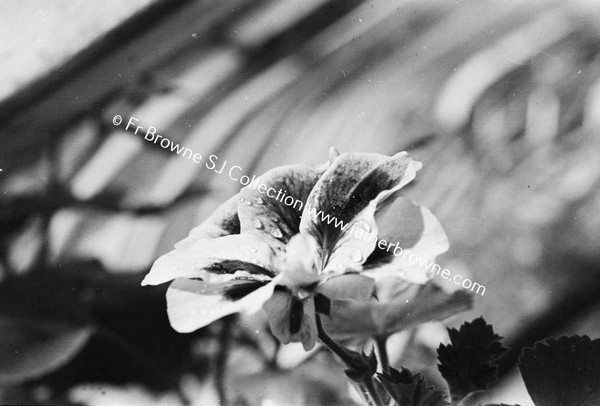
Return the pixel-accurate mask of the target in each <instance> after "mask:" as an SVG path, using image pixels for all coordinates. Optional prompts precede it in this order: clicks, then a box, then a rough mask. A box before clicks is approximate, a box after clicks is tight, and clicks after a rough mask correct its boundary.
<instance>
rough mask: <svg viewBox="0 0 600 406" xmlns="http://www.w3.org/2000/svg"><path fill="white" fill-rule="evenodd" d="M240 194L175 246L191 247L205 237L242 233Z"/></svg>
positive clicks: (219, 208) (218, 208) (229, 200)
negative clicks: (239, 209) (238, 204)
mask: <svg viewBox="0 0 600 406" xmlns="http://www.w3.org/2000/svg"><path fill="white" fill-rule="evenodd" d="M239 198H240V197H239V194H236V195H235V196H233V197H231V198H229V199H228V200H227V201H225V203H223V204H221V205H220V206H219V207H217V209H216V210H215V211H214V212H213V213H212V214H211V215H210V216H209V217H208V218H207V219H206V220H204V221H203V222H202V223H200V225H199V226H197V227H195V228H193V229H192V231H190V233H189V235H188V237H187V238H185V239H183V240H182V241H180V242H178V243H177V244H176V245H175V246H176V247H179V248H189V247H190V246H192V245H194V244H195V243H196V242H197V241H198V240H201V239H205V238H217V237H222V236H225V235H229V234H239V233H240V220H239V218H238V213H237V202H238V200H239Z"/></svg>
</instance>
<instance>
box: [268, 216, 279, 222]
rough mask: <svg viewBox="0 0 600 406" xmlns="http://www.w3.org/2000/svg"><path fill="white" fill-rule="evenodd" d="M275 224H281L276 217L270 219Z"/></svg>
mask: <svg viewBox="0 0 600 406" xmlns="http://www.w3.org/2000/svg"><path fill="white" fill-rule="evenodd" d="M269 218H270V219H271V221H272V222H273V223H279V219H278V218H277V217H275V216H271V217H269Z"/></svg>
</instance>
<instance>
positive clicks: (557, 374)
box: [519, 336, 600, 406]
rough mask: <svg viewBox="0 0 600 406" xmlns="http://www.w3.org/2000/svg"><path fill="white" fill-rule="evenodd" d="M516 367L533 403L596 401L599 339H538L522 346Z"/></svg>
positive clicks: (571, 405)
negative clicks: (524, 346)
mask: <svg viewBox="0 0 600 406" xmlns="http://www.w3.org/2000/svg"><path fill="white" fill-rule="evenodd" d="M519 369H520V371H521V375H523V380H524V381H525V386H526V387H527V391H528V392H529V395H530V396H531V399H533V402H534V403H535V404H536V405H537V406H561V405H562V406H567V405H568V406H591V405H599V404H600V339H597V340H593V341H592V340H590V338H589V337H587V336H583V337H580V336H572V337H560V338H559V339H557V340H556V339H547V340H544V341H538V342H537V343H535V345H534V347H533V348H525V349H523V351H522V353H521V356H520V357H519Z"/></svg>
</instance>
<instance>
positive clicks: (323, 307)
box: [315, 293, 331, 316]
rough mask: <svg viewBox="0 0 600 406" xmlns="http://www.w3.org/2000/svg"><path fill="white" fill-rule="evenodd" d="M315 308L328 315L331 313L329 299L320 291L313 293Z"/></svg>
mask: <svg viewBox="0 0 600 406" xmlns="http://www.w3.org/2000/svg"><path fill="white" fill-rule="evenodd" d="M315 310H316V311H317V312H318V313H321V314H324V315H326V316H329V314H330V313H331V300H329V298H328V297H327V296H325V295H322V294H320V293H317V294H315Z"/></svg>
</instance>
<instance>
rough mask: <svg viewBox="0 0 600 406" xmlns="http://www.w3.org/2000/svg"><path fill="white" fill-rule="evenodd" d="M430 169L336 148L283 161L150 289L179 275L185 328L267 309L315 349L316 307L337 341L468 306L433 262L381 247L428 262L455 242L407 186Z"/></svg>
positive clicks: (172, 258) (204, 230)
mask: <svg viewBox="0 0 600 406" xmlns="http://www.w3.org/2000/svg"><path fill="white" fill-rule="evenodd" d="M420 168H421V163H420V162H417V161H415V160H413V159H412V158H411V157H410V156H409V155H408V154H407V153H406V152H400V153H398V154H396V155H394V156H391V157H389V156H386V155H381V154H375V153H346V154H339V153H338V152H337V151H336V150H335V149H333V148H332V151H331V152H330V157H329V162H328V164H326V165H321V166H303V165H292V166H282V167H277V168H274V169H272V170H270V171H268V172H266V173H265V174H264V175H262V176H261V177H260V178H259V181H258V182H256V184H255V185H248V186H246V187H244V188H243V189H242V190H241V191H240V192H239V193H238V194H237V195H235V196H233V197H232V198H231V199H229V200H228V201H226V202H225V203H224V204H223V205H221V206H220V207H219V208H218V209H217V210H216V211H215V212H214V213H213V214H212V215H211V216H210V217H209V218H207V219H206V220H205V221H204V222H203V223H202V224H200V225H199V226H198V227H196V228H195V229H193V230H192V231H191V232H190V235H189V236H188V237H187V238H186V239H184V240H183V241H181V242H179V243H178V244H176V245H175V250H173V251H171V252H169V253H167V254H166V255H163V256H162V257H160V258H159V259H158V260H157V261H156V262H155V263H154V265H153V267H152V269H151V271H150V273H149V274H148V275H147V276H146V278H145V279H144V281H143V282H142V284H144V285H157V284H161V283H165V282H168V281H171V280H174V281H173V282H172V284H171V286H170V287H169V289H168V291H167V302H168V314H169V319H170V322H171V325H172V326H173V328H174V329H175V330H177V331H179V332H190V331H194V330H196V329H198V328H201V327H203V326H206V325H208V324H210V323H211V322H213V321H215V320H217V319H219V318H221V317H223V316H226V315H228V314H232V313H236V312H242V311H244V312H248V313H253V312H256V311H258V310H260V309H261V308H262V309H264V310H265V311H266V312H267V315H268V320H269V324H270V327H271V330H272V332H273V334H274V335H275V336H276V337H277V338H278V339H279V340H281V341H282V342H283V343H287V342H290V341H301V342H302V344H303V346H304V348H305V349H306V350H308V349H311V348H312V347H313V346H314V345H315V342H316V337H317V313H321V314H323V318H322V320H323V326H324V328H325V330H326V331H327V332H328V333H330V334H331V335H334V336H339V337H356V336H385V335H389V334H391V333H393V332H395V331H398V330H400V329H402V328H406V327H409V326H411V325H414V324H415V323H418V322H424V321H428V320H432V319H439V318H444V317H447V316H448V315H450V314H452V313H453V312H455V311H456V310H457V309H464V308H467V307H468V305H469V299H468V295H467V294H466V293H464V292H460V293H458V294H454V295H452V296H450V295H447V294H445V293H443V292H442V291H441V290H440V289H439V288H436V287H434V286H433V285H432V284H431V283H429V281H430V279H431V277H432V274H430V273H429V272H428V271H427V270H426V269H424V268H423V267H419V266H418V264H414V263H412V262H409V261H408V260H407V259H406V258H405V257H404V256H399V255H394V250H393V249H390V248H389V245H387V244H381V243H380V241H381V240H383V241H385V242H387V243H388V244H396V245H395V247H401V248H402V249H410V251H411V253H413V254H415V255H418V256H419V258H421V259H423V260H427V261H430V262H433V261H434V260H435V257H436V256H437V255H439V254H441V253H443V252H445V251H446V250H447V249H448V240H447V238H446V235H445V233H444V230H443V229H442V227H441V225H440V223H439V222H438V221H437V219H436V218H435V216H433V214H432V213H431V212H430V211H429V210H427V209H426V208H424V207H422V206H419V205H417V204H415V203H413V202H412V201H411V200H409V199H407V198H405V197H402V196H401V195H400V193H399V191H400V189H402V188H403V187H404V186H405V185H406V184H408V183H409V182H411V181H412V180H413V179H414V178H415V176H416V172H417V171H418V170H419V169H420ZM263 184H264V186H262V185H263ZM256 185H259V186H258V187H256ZM274 191H285V192H284V193H285V194H286V195H287V196H288V197H289V196H292V197H294V200H293V202H294V203H292V202H291V201H290V200H288V199H281V198H280V195H278V196H279V197H278V196H275V192H274ZM284 202H285V203H284ZM300 209H301V210H300ZM386 245H387V247H386Z"/></svg>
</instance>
